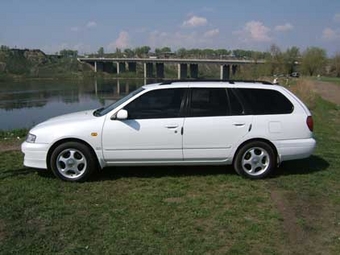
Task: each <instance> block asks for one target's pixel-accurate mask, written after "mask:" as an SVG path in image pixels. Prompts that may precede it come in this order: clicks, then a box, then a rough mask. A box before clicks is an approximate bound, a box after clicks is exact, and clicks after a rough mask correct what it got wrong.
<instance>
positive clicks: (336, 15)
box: [333, 13, 340, 22]
mask: <svg viewBox="0 0 340 255" xmlns="http://www.w3.org/2000/svg"><path fill="white" fill-rule="evenodd" d="M333 20H334V21H335V22H340V13H337V14H335V15H334V17H333Z"/></svg>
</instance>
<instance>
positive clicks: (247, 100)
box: [235, 88, 294, 115]
mask: <svg viewBox="0 0 340 255" xmlns="http://www.w3.org/2000/svg"><path fill="white" fill-rule="evenodd" d="M235 91H236V92H237V94H239V95H240V96H241V98H242V100H243V101H244V104H246V105H247V108H249V109H248V111H249V113H251V114H254V115H266V114H289V113H292V112H293V110H294V106H293V104H292V103H291V102H290V101H289V100H288V99H287V98H286V97H285V96H284V95H283V94H281V93H280V92H279V91H276V90H271V89H245V88H240V89H235Z"/></svg>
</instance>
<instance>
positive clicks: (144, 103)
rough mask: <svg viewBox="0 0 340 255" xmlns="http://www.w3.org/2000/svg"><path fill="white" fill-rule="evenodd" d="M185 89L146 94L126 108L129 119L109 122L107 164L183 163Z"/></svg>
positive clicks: (105, 138) (105, 139)
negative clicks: (179, 161) (181, 161)
mask: <svg viewBox="0 0 340 255" xmlns="http://www.w3.org/2000/svg"><path fill="white" fill-rule="evenodd" d="M184 95H185V89H180V88H178V89H157V90H152V91H149V92H146V93H144V94H143V95H141V96H140V97H138V98H136V99H135V100H133V101H132V102H130V103H129V104H128V105H126V106H125V107H124V109H125V110H126V111H127V112H128V118H127V119H126V120H117V119H114V120H111V119H109V118H108V119H107V120H106V122H105V124H104V128H103V141H102V144H103V153H104V159H105V160H106V161H107V162H119V161H122V162H126V161H129V162H133V161H135V162H137V163H138V162H142V163H145V162H151V163H152V162H157V161H178V160H183V152H182V135H181V129H182V127H183V122H184V118H183V117H182V109H183V105H184Z"/></svg>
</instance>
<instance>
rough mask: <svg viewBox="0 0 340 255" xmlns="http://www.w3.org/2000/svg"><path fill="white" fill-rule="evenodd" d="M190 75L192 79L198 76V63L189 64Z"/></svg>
mask: <svg viewBox="0 0 340 255" xmlns="http://www.w3.org/2000/svg"><path fill="white" fill-rule="evenodd" d="M190 77H191V78H194V79H197V78H198V64H190Z"/></svg>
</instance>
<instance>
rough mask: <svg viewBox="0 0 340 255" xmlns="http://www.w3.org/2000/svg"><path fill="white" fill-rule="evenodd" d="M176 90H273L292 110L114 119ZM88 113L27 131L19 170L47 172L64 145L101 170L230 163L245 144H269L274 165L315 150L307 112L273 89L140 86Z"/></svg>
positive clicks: (249, 85) (217, 84)
mask: <svg viewBox="0 0 340 255" xmlns="http://www.w3.org/2000/svg"><path fill="white" fill-rule="evenodd" d="M175 88H183V89H187V90H188V89H193V88H225V89H227V88H237V89H242V88H244V89H249V88H251V89H254V88H256V89H259V90H261V89H266V90H275V91H278V92H280V93H281V94H282V95H284V96H285V97H286V98H287V99H288V100H289V101H290V102H291V104H292V105H293V110H292V112H291V113H289V114H265V115H250V114H249V115H238V116H204V117H186V116H183V117H176V118H155V119H124V118H122V119H119V118H118V119H117V114H118V112H119V111H120V110H121V109H124V107H125V106H126V105H129V103H130V102H132V101H134V100H135V99H136V98H138V97H140V96H142V95H143V94H145V93H147V92H150V91H152V90H162V89H175ZM188 100H189V99H188ZM93 112H94V110H91V111H84V112H78V113H72V114H67V115H63V116H59V117H55V118H52V119H49V120H47V121H45V122H43V123H41V124H38V125H37V126H35V127H34V128H32V129H31V130H30V131H29V133H30V134H31V135H33V136H32V137H34V141H33V142H32V141H25V142H24V143H23V144H22V152H23V153H24V154H25V157H24V165H25V166H27V167H33V168H41V169H47V168H49V158H50V156H51V153H52V150H54V149H55V147H56V145H58V144H62V143H64V142H67V141H73V142H80V143H83V144H85V145H86V146H88V147H89V148H90V150H91V151H92V152H93V154H94V155H95V156H96V159H97V161H98V163H99V165H100V168H104V167H107V166H118V165H167V164H170V165H190V164H203V165H209V164H232V163H233V161H234V158H235V155H236V153H237V151H238V150H239V148H240V146H242V145H243V144H245V143H247V142H248V141H264V142H267V143H268V144H270V145H271V146H272V147H273V151H274V152H275V156H276V164H279V163H280V162H282V161H286V160H293V159H301V158H306V157H309V156H310V155H311V154H312V152H313V150H314V147H315V140H314V138H313V133H312V131H311V130H310V128H309V127H308V125H307V124H306V119H307V118H308V117H309V116H311V113H310V112H309V110H308V109H307V107H306V106H305V105H304V104H303V103H302V102H301V101H300V100H299V99H298V98H297V97H296V96H295V95H293V94H292V93H291V92H289V91H288V90H287V89H285V88H283V87H281V86H276V85H265V84H261V83H249V82H230V83H229V82H190V81H188V82H172V83H170V84H164V85H160V84H151V85H146V86H143V90H142V91H140V92H139V93H137V94H136V95H133V96H131V97H130V98H129V99H128V100H126V101H125V102H123V103H122V104H120V105H118V106H117V107H116V108H114V109H112V110H110V111H109V112H107V113H106V114H104V115H103V116H94V114H93ZM120 112H123V111H120ZM123 113H124V112H123ZM183 131H184V132H183Z"/></svg>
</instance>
